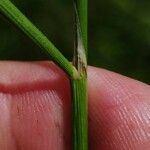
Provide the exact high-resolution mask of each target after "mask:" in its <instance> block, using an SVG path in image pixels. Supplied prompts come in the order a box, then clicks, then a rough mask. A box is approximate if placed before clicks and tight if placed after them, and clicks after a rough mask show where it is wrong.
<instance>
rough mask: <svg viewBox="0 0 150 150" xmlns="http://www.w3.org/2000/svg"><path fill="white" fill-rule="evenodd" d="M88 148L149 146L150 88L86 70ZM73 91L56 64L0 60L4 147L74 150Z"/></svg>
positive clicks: (0, 145)
mask: <svg viewBox="0 0 150 150" xmlns="http://www.w3.org/2000/svg"><path fill="white" fill-rule="evenodd" d="M88 87H89V92H88V93H89V135H90V136H89V143H90V144H89V146H90V150H150V86H149V85H146V84H144V83H141V82H139V81H136V80H133V79H130V78H127V77H124V76H121V75H119V74H116V73H113V72H110V71H107V70H104V69H98V68H94V67H89V69H88ZM71 137H72V136H71V95H70V85H69V80H68V78H67V76H66V75H65V73H64V72H63V71H62V70H60V69H59V68H58V67H56V65H54V64H53V63H52V62H32V63H31V62H24V63H23V62H0V150H71Z"/></svg>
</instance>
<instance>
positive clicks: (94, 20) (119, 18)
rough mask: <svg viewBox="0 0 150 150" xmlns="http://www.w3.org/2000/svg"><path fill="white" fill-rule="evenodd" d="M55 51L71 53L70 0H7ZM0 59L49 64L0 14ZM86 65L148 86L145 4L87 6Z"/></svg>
mask: <svg viewBox="0 0 150 150" xmlns="http://www.w3.org/2000/svg"><path fill="white" fill-rule="evenodd" d="M13 2H14V3H15V4H16V5H17V6H18V7H19V8H20V9H21V10H22V12H24V13H25V14H26V16H28V18H30V20H32V22H33V23H34V24H36V25H37V26H38V27H39V28H40V29H41V30H42V31H43V32H44V33H45V34H46V35H47V37H48V38H49V39H51V41H53V43H54V44H55V45H56V47H58V48H59V49H60V50H61V52H62V53H63V54H64V55H65V56H66V57H67V58H68V59H70V60H71V58H72V52H73V5H72V0H13ZM0 59H1V60H6V59H9V60H10V59H11V60H43V59H49V58H48V57H47V55H46V54H45V53H43V52H41V50H40V48H39V47H38V46H36V45H35V44H34V43H33V42H32V41H31V40H30V39H29V38H28V37H26V36H25V35H24V34H23V33H22V32H21V31H19V30H18V29H17V28H16V27H15V26H14V25H12V24H11V23H10V22H9V21H8V20H7V19H6V18H5V17H4V16H2V15H1V14H0ZM89 64H90V65H94V66H99V67H103V68H106V69H109V70H112V71H115V72H118V73H121V74H124V75H127V76H130V77H133V78H135V79H138V80H141V81H144V82H147V83H149V84H150V1H149V0H132V1H131V0H123V1H121V0H91V1H89Z"/></svg>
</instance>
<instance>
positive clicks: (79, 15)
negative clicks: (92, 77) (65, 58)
mask: <svg viewBox="0 0 150 150" xmlns="http://www.w3.org/2000/svg"><path fill="white" fill-rule="evenodd" d="M74 8H75V9H74V10H75V48H74V58H73V64H74V66H75V67H76V69H77V71H78V78H74V79H72V80H71V84H72V94H73V144H74V145H73V149H74V150H88V97H87V49H88V35H87V28H88V26H87V20H88V19H87V0H74Z"/></svg>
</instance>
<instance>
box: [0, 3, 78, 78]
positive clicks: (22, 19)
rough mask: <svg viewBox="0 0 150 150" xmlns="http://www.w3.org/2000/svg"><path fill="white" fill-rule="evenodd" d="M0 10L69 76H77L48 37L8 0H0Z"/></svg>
mask: <svg viewBox="0 0 150 150" xmlns="http://www.w3.org/2000/svg"><path fill="white" fill-rule="evenodd" d="M0 11H1V12H2V13H3V14H4V15H5V16H6V17H8V18H9V19H10V20H11V21H12V22H13V23H14V24H16V26H17V27H19V28H20V29H21V30H22V31H23V32H24V33H25V34H26V35H28V37H30V38H31V39H32V40H33V41H34V42H35V43H36V44H38V45H39V46H40V47H41V48H42V49H43V50H45V52H47V53H48V54H49V55H50V56H51V58H52V60H54V61H55V62H56V63H57V64H58V65H59V66H60V67H61V68H62V69H63V70H65V72H66V73H67V74H68V75H69V76H70V77H74V76H77V71H76V69H75V68H74V67H73V65H72V64H71V63H70V62H69V61H68V60H67V59H66V58H65V57H64V56H63V55H62V54H61V53H60V52H59V50H58V49H57V48H56V47H55V46H54V45H53V44H52V42H50V41H49V40H48V38H47V37H46V36H45V35H44V34H43V33H42V32H41V31H40V30H39V29H38V28H37V27H35V26H34V25H33V24H32V22H31V21H30V20H29V19H28V18H27V17H26V16H25V15H23V13H22V12H21V11H20V10H19V9H18V8H17V7H16V6H15V5H14V4H13V3H12V2H10V1H9V0H0Z"/></svg>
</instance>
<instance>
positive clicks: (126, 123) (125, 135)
mask: <svg viewBox="0 0 150 150" xmlns="http://www.w3.org/2000/svg"><path fill="white" fill-rule="evenodd" d="M88 77H89V78H88V79H89V80H88V84H89V120H90V122H89V124H90V141H91V142H90V145H91V147H92V149H93V150H98V149H100V148H102V149H105V150H118V149H119V150H120V149H123V150H128V149H132V150H141V149H142V148H145V147H147V149H146V148H145V150H148V147H149V146H150V136H149V132H150V130H149V127H150V126H149V124H150V102H149V99H150V87H149V85H146V84H144V83H142V82H139V81H136V80H133V79H130V78H127V77H124V76H121V75H119V74H116V73H113V72H110V71H106V70H104V69H97V68H94V67H92V68H89V73H88ZM145 145H146V146H145Z"/></svg>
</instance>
